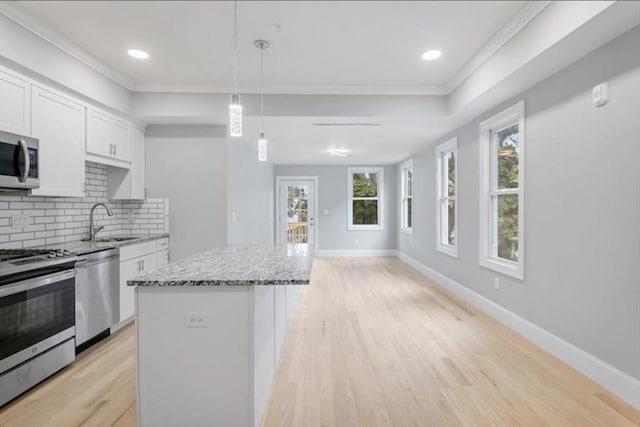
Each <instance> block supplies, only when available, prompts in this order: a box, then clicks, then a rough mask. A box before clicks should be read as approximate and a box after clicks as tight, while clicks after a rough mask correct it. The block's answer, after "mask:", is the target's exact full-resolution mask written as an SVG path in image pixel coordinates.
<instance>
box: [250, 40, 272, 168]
mask: <svg viewBox="0 0 640 427" xmlns="http://www.w3.org/2000/svg"><path fill="white" fill-rule="evenodd" d="M253 44H254V45H255V46H256V47H257V48H258V49H260V117H261V120H262V132H260V133H259V134H258V161H260V162H266V161H267V138H266V137H265V136H264V50H265V49H267V48H268V47H269V42H268V41H266V40H256V41H255V42H254V43H253Z"/></svg>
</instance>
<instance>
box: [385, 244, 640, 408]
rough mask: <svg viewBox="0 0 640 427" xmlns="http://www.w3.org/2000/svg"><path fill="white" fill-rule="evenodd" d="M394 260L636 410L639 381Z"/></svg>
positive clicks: (431, 273)
mask: <svg viewBox="0 0 640 427" xmlns="http://www.w3.org/2000/svg"><path fill="white" fill-rule="evenodd" d="M396 252H397V257H398V258H399V259H401V260H402V261H404V262H406V263H407V264H409V265H411V266H412V267H414V268H415V269H417V270H419V271H420V272H422V273H423V274H424V275H425V276H427V277H428V278H430V279H431V280H433V281H434V282H436V283H438V284H439V285H441V286H442V287H443V288H445V289H447V290H448V291H450V292H451V293H453V294H454V295H456V296H458V297H459V298H461V299H463V300H464V301H466V302H467V303H469V304H471V305H473V306H474V307H476V308H478V309H480V310H482V311H483V312H485V313H486V314H488V315H489V316H491V317H493V318H494V319H496V320H498V321H499V322H501V323H503V324H504V325H506V326H507V327H509V328H511V329H513V330H514V331H516V332H517V333H519V334H520V335H522V336H524V337H525V338H527V339H528V340H530V341H532V342H533V343H535V344H536V345H538V346H540V347H542V348H543V349H544V350H546V351H548V352H549V353H551V354H552V355H554V356H555V357H557V358H558V359H560V360H562V361H563V362H565V363H567V364H568V365H570V366H571V367H573V368H574V369H576V370H578V371H579V372H581V373H582V374H584V375H586V376H587V377H589V378H591V379H592V380H593V381H595V382H597V383H598V384H600V385H601V386H602V387H604V388H606V389H607V390H609V391H610V392H611V393H613V394H615V395H616V396H618V397H619V398H620V399H622V400H624V401H625V402H627V403H629V404H630V405H632V406H634V407H635V408H637V409H640V381H639V380H638V379H636V378H633V377H632V376H630V375H628V374H626V373H624V372H622V371H620V370H619V369H617V368H615V367H613V366H611V365H609V364H608V363H606V362H603V361H602V360H600V359H598V358H597V357H595V356H593V355H592V354H590V353H587V352H586V351H584V350H582V349H580V348H578V347H576V346H575V345H573V344H571V343H569V342H567V341H565V340H563V339H562V338H560V337H558V336H556V335H553V334H552V333H550V332H548V331H546V330H544V329H542V328H541V327H539V326H537V325H535V324H533V323H531V322H529V321H528V320H526V319H524V318H522V317H520V316H518V315H517V314H515V313H513V312H511V311H509V310H507V309H506V308H504V307H502V306H500V305H498V304H496V303H495V302H493V301H491V300H489V299H488V298H485V297H483V296H482V295H480V294H478V293H476V292H474V291H472V290H471V289H469V288H467V287H465V286H462V285H461V284H460V283H458V282H456V281H455V280H453V279H451V278H449V277H447V276H445V275H443V274H440V273H438V272H437V271H435V270H434V269H432V268H430V267H427V266H426V265H424V264H422V263H421V262H419V261H417V260H415V259H413V258H411V257H409V256H407V255H405V254H403V253H402V252H399V251H396Z"/></svg>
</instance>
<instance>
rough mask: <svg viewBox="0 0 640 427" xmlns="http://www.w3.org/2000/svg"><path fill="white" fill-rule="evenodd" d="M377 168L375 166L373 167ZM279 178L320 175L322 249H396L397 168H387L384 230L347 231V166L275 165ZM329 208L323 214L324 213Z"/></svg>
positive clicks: (318, 220) (319, 201)
mask: <svg viewBox="0 0 640 427" xmlns="http://www.w3.org/2000/svg"><path fill="white" fill-rule="evenodd" d="M372 166H375V165H372ZM275 175H276V176H317V177H318V187H319V188H318V191H319V192H318V204H319V206H318V214H319V215H318V217H317V218H316V219H317V221H316V224H318V226H319V227H320V233H319V238H320V241H319V249H320V250H365V249H366V250H368V249H395V248H396V208H395V203H396V199H397V196H396V167H395V166H385V167H384V199H385V200H384V209H385V210H384V219H383V220H384V230H381V231H360V230H358V231H349V230H347V167H346V166H276V167H275ZM324 209H329V214H328V215H324V214H323V210H324Z"/></svg>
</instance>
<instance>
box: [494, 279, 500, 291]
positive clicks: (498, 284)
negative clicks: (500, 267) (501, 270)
mask: <svg viewBox="0 0 640 427" xmlns="http://www.w3.org/2000/svg"><path fill="white" fill-rule="evenodd" d="M493 287H494V288H496V289H500V278H499V277H496V278H495V279H493Z"/></svg>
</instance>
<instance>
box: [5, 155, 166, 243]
mask: <svg viewBox="0 0 640 427" xmlns="http://www.w3.org/2000/svg"><path fill="white" fill-rule="evenodd" d="M97 202H103V203H106V204H108V206H109V207H110V208H111V210H112V211H113V214H114V215H113V216H108V215H107V214H106V212H105V211H104V209H101V208H98V210H96V212H95V215H94V218H95V221H96V226H97V227H100V226H104V227H105V228H104V229H103V230H102V231H100V234H99V236H101V237H109V236H111V235H123V234H124V235H140V234H142V235H153V234H162V233H168V232H169V200H168V199H158V198H154V199H148V200H146V201H141V202H138V201H125V202H121V201H110V200H108V199H107V167H106V166H103V165H99V164H97V163H92V162H87V163H86V170H85V197H83V198H72V197H65V198H59V197H30V196H8V195H0V248H2V249H12V248H22V247H25V248H26V247H36V246H42V245H45V244H46V245H51V244H57V243H63V242H69V241H76V240H80V239H81V238H85V237H86V236H87V235H88V232H89V211H90V209H91V206H93V204H94V203H97ZM14 215H24V216H28V217H29V218H30V222H29V224H30V225H28V226H25V227H12V226H11V217H12V216H14Z"/></svg>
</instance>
